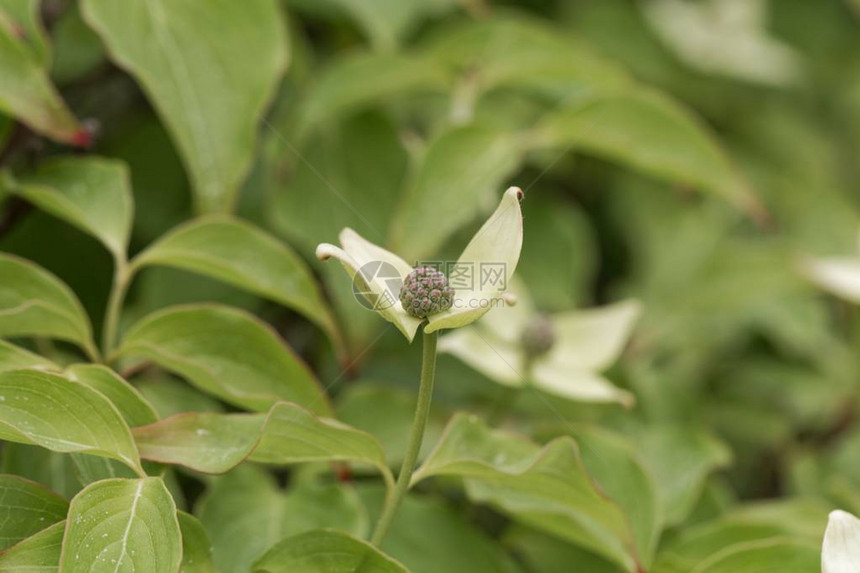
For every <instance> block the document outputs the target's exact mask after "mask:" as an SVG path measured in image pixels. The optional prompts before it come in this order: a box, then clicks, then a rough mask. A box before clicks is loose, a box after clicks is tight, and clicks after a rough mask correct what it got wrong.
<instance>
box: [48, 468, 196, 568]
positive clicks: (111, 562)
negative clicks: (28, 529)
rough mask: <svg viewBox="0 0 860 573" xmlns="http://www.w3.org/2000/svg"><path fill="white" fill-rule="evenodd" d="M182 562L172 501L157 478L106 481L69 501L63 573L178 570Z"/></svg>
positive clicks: (88, 488)
mask: <svg viewBox="0 0 860 573" xmlns="http://www.w3.org/2000/svg"><path fill="white" fill-rule="evenodd" d="M181 561H182V538H181V535H180V532H179V522H178V521H177V518H176V505H175V504H174V503H173V498H172V497H171V496H170V493H169V492H168V491H167V488H166V487H165V486H164V482H162V481H161V478H144V479H130V480H128V479H110V480H104V481H100V482H96V483H94V484H92V485H90V486H88V487H86V488H85V489H84V490H83V491H81V493H79V494H78V495H76V496H75V498H74V499H73V500H72V504H71V506H70V507H69V517H68V520H67V527H66V532H65V535H64V537H63V554H62V558H61V561H60V570H61V571H63V573H78V572H81V573H101V572H102V571H104V572H106V573H108V572H115V571H126V570H127V571H147V572H151V573H176V571H177V570H178V569H179V566H180V563H181ZM123 566H125V567H123Z"/></svg>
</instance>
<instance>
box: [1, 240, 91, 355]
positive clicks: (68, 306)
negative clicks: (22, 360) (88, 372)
mask: <svg viewBox="0 0 860 573" xmlns="http://www.w3.org/2000/svg"><path fill="white" fill-rule="evenodd" d="M7 336H46V337H49V338H58V339H60V340H68V341H69V342H73V343H75V344H77V345H78V346H80V347H81V348H83V349H85V350H87V352H88V354H90V355H91V356H97V355H98V352H97V351H96V350H95V346H94V344H93V342H92V329H91V327H90V320H89V318H88V317H87V315H86V313H85V312H84V309H83V307H82V306H81V303H80V301H78V299H77V297H76V296H75V294H74V293H73V292H72V291H71V290H70V289H69V287H67V286H66V285H65V284H63V283H62V282H61V281H60V279H58V278H57V277H55V276H54V275H52V274H51V273H49V272H48V271H46V270H44V269H42V268H40V267H38V266H36V265H35V264H33V263H31V262H30V261H26V260H24V259H19V258H18V257H15V256H12V255H8V254H4V253H0V337H7Z"/></svg>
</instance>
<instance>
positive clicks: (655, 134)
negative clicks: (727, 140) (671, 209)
mask: <svg viewBox="0 0 860 573" xmlns="http://www.w3.org/2000/svg"><path fill="white" fill-rule="evenodd" d="M534 137H535V141H536V143H537V145H539V146H549V147H554V148H556V147H562V148H565V149H581V150H584V151H586V152H590V153H594V154H596V155H600V156H602V157H606V158H608V159H612V160H616V161H620V162H622V163H624V164H627V165H629V166H630V167H633V168H635V169H639V170H642V171H644V172H645V173H649V174H651V175H654V176H657V177H660V178H662V179H667V180H670V181H674V182H677V183H682V184H686V185H693V186H695V187H697V188H701V189H703V190H706V191H709V192H711V193H714V194H716V195H718V196H721V197H723V198H724V199H726V200H728V201H730V202H731V203H733V204H735V205H736V206H738V207H741V208H743V209H745V210H747V211H748V212H750V213H752V214H761V206H760V204H759V203H758V200H757V199H756V198H755V195H754V194H753V193H752V191H751V190H750V188H749V186H748V184H747V182H746V181H744V179H743V178H742V177H741V175H740V173H739V172H738V171H737V170H736V169H735V167H734V166H733V165H732V163H731V160H730V159H729V157H728V156H727V155H726V153H725V151H724V150H723V149H722V148H721V147H720V146H719V144H718V143H717V142H716V141H715V139H714V137H713V136H712V134H711V133H710V132H709V131H708V130H707V129H706V128H705V126H704V125H703V124H702V123H701V121H700V120H699V119H697V118H696V117H695V116H693V115H692V114H691V113H690V112H689V111H687V110H686V109H684V108H683V107H681V106H680V105H679V104H677V103H676V102H675V101H674V100H672V99H669V98H668V97H667V96H664V95H661V94H659V93H657V92H654V91H650V90H647V89H644V88H637V89H636V90H634V91H626V92H624V93H616V94H610V95H606V94H598V95H595V96H591V97H586V98H579V99H576V100H574V101H573V102H572V103H571V104H570V105H567V106H565V107H562V108H560V109H559V110H557V111H552V112H550V113H549V114H548V115H547V116H545V117H544V118H543V120H542V121H541V122H540V123H539V124H538V125H537V127H536V128H535V133H534Z"/></svg>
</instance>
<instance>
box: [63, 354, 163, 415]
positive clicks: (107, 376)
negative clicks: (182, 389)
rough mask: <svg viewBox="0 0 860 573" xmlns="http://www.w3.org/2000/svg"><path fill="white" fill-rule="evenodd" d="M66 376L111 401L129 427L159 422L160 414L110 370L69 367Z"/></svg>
mask: <svg viewBox="0 0 860 573" xmlns="http://www.w3.org/2000/svg"><path fill="white" fill-rule="evenodd" d="M65 374H66V376H67V377H68V378H71V379H72V380H74V381H76V382H80V383H81V384H83V385H84V386H89V387H90V388H92V389H93V390H96V391H98V392H100V393H101V394H102V395H103V396H104V397H105V398H107V399H108V400H110V401H111V402H112V403H113V405H114V406H116V409H117V410H118V411H119V413H120V414H121V415H122V417H123V419H124V420H125V422H126V423H127V424H128V425H129V427H131V428H134V427H137V426H146V425H147V424H154V423H155V422H156V421H158V414H156V413H155V410H154V409H153V407H152V406H151V405H150V404H149V402H147V401H146V399H145V398H144V397H143V396H142V395H141V394H140V392H138V391H137V389H136V388H135V387H134V386H132V385H131V384H129V383H128V382H126V381H125V380H123V379H122V378H120V376H119V374H117V373H116V372H114V371H113V370H111V369H110V368H107V367H106V366H101V365H98V364H76V365H74V366H70V367H68V368H67V369H66V372H65Z"/></svg>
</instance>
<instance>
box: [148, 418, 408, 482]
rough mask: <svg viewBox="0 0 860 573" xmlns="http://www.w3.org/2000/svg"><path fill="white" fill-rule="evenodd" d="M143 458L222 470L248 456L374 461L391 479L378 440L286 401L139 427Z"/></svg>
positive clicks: (272, 461)
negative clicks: (262, 410) (253, 410)
mask: <svg viewBox="0 0 860 573" xmlns="http://www.w3.org/2000/svg"><path fill="white" fill-rule="evenodd" d="M134 437H135V440H136V442H137V446H138V449H139V450H140V452H141V456H142V457H143V458H144V459H148V460H153V461H157V462H162V463H169V464H180V465H183V466H186V467H189V468H192V469H194V470H196V471H200V472H204V473H223V472H226V471H228V470H230V469H232V468H233V467H235V466H237V465H239V464H240V463H242V462H243V461H244V460H245V459H250V460H251V461H256V462H261V463H267V464H293V463H299V462H314V461H351V462H358V463H363V464H368V465H371V466H375V467H376V468H378V469H379V471H380V472H381V473H382V475H383V476H384V477H385V479H386V481H387V482H391V481H392V477H391V473H390V471H389V469H388V466H387V465H386V463H385V454H384V452H383V451H382V447H381V446H380V445H379V443H378V442H377V441H376V439H375V438H374V437H373V436H371V435H370V434H367V433H365V432H362V431H360V430H356V429H354V428H351V427H350V426H347V425H345V424H341V423H340V422H336V421H334V420H326V419H320V418H317V417H316V416H314V415H313V414H311V413H310V412H308V411H307V410H305V409H303V408H300V407H298V406H296V405H295V404H289V403H286V402H283V403H280V404H276V405H275V406H273V407H272V409H271V411H270V412H269V413H268V414H217V413H208V412H189V413H187V414H179V415H176V416H173V417H171V418H168V419H166V420H163V421H161V422H158V423H156V424H153V425H151V426H146V427H143V428H137V429H135V430H134Z"/></svg>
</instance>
